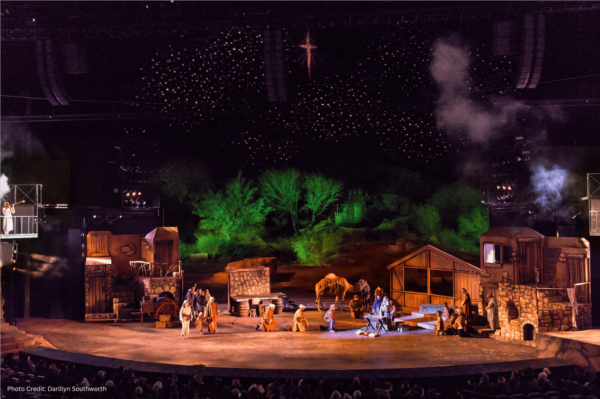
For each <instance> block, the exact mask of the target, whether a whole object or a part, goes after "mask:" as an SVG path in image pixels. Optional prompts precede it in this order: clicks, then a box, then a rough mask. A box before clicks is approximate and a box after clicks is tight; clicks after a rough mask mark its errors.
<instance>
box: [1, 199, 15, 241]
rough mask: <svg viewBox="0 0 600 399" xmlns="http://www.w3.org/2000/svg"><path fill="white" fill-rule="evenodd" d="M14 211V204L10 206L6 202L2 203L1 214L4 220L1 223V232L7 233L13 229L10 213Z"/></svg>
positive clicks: (12, 213)
mask: <svg viewBox="0 0 600 399" xmlns="http://www.w3.org/2000/svg"><path fill="white" fill-rule="evenodd" d="M14 213H15V205H14V204H13V205H12V206H11V205H10V204H9V203H8V202H5V203H4V205H2V214H3V215H4V221H3V223H2V232H4V234H8V233H9V232H11V231H13V217H12V215H14Z"/></svg>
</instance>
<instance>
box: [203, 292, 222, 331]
mask: <svg viewBox="0 0 600 399" xmlns="http://www.w3.org/2000/svg"><path fill="white" fill-rule="evenodd" d="M218 317H219V305H217V302H215V298H213V297H212V296H211V297H210V299H209V300H208V304H207V305H206V322H207V323H208V331H209V332H210V333H211V334H214V333H216V332H217V318H218Z"/></svg>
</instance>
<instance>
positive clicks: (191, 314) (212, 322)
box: [179, 283, 219, 339]
mask: <svg viewBox="0 0 600 399" xmlns="http://www.w3.org/2000/svg"><path fill="white" fill-rule="evenodd" d="M196 285H197V284H196V283H194V285H193V286H192V288H190V289H189V290H188V292H187V294H186V295H185V300H184V301H183V305H182V306H181V309H180V310H179V320H180V321H181V337H182V338H183V339H187V338H188V337H189V336H190V324H191V323H192V321H195V323H196V330H198V331H200V333H201V334H204V324H205V323H206V324H207V325H208V332H210V333H211V334H215V333H216V332H217V318H218V317H219V306H218V304H217V302H216V301H215V298H214V297H212V296H211V295H210V292H209V291H208V290H204V291H203V290H201V289H200V288H197V287H196Z"/></svg>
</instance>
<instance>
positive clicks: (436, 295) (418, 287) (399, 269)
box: [388, 245, 481, 311]
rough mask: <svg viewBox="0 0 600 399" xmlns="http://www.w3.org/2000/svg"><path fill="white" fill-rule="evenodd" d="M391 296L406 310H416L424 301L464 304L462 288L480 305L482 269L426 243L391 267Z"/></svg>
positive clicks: (426, 302) (472, 301)
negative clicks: (462, 302)
mask: <svg viewBox="0 0 600 399" xmlns="http://www.w3.org/2000/svg"><path fill="white" fill-rule="evenodd" d="M388 269H389V270H390V281H391V283H390V285H391V287H390V299H391V300H392V301H395V303H396V306H397V307H399V308H400V309H401V310H403V311H415V310H417V309H419V307H420V306H421V305H423V304H443V303H444V302H448V304H449V305H455V306H460V303H461V301H462V292H461V288H466V289H467V292H468V293H469V294H470V295H471V303H472V304H473V306H474V307H476V306H477V307H480V303H481V300H480V296H479V284H480V282H481V270H480V269H479V268H478V267H476V266H474V265H472V264H470V263H467V262H465V261H463V260H460V259H458V258H456V257H454V256H452V255H450V254H448V253H446V252H444V251H442V250H440V249H438V248H435V247H433V246H431V245H426V246H424V247H423V248H421V249H418V250H417V251H415V252H413V253H411V254H410V255H407V256H405V257H404V258H402V259H400V260H398V261H396V262H394V263H392V264H391V265H389V266H388Z"/></svg>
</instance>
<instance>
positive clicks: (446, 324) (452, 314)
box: [444, 308, 458, 335]
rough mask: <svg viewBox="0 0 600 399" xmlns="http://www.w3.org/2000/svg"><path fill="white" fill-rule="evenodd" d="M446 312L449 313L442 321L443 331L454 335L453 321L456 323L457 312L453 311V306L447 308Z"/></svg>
mask: <svg viewBox="0 0 600 399" xmlns="http://www.w3.org/2000/svg"><path fill="white" fill-rule="evenodd" d="M448 312H449V314H450V318H449V319H448V321H444V332H445V333H446V334H447V335H454V334H455V333H456V331H454V327H453V326H454V323H456V319H457V318H458V314H457V313H455V312H454V309H453V308H449V309H448Z"/></svg>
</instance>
